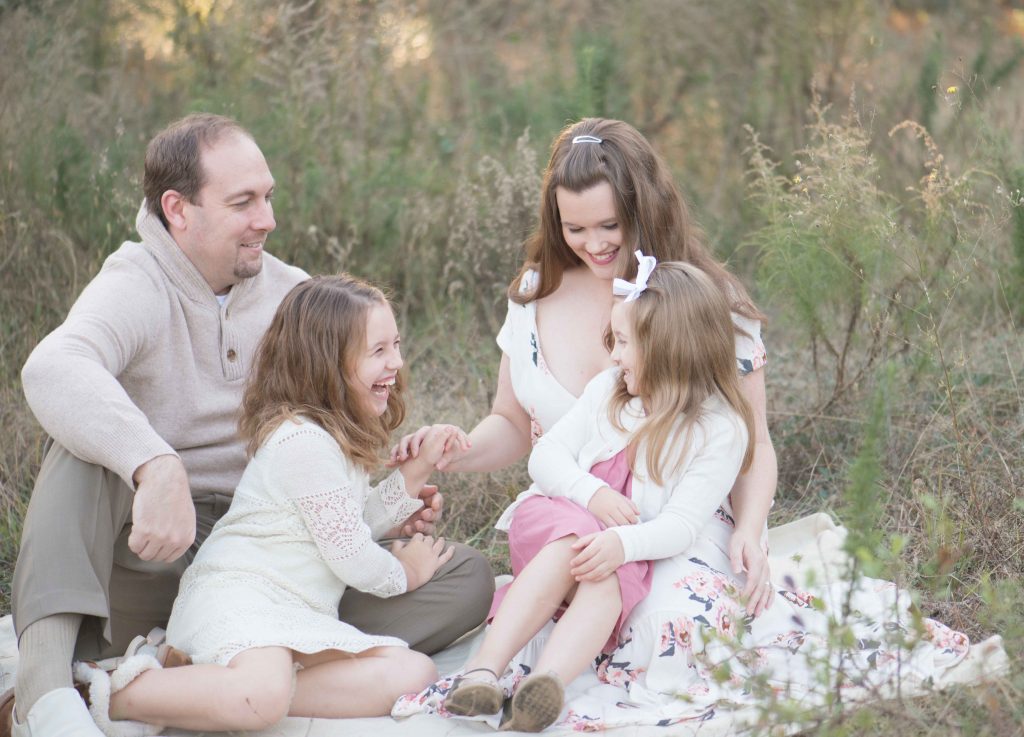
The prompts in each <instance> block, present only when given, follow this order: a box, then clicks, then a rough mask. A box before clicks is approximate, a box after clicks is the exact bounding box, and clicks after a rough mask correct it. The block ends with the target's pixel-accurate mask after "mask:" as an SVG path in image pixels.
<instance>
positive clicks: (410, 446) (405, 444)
mask: <svg viewBox="0 0 1024 737" xmlns="http://www.w3.org/2000/svg"><path fill="white" fill-rule="evenodd" d="M439 433H442V434H443V437H444V444H443V447H441V449H440V450H441V452H440V453H439V454H438V455H437V457H436V459H433V460H430V462H431V464H432V465H433V466H434V468H436V469H437V470H438V471H443V470H444V469H445V466H447V465H448V464H449V463H451V462H452V461H454V460H456V459H458V458H459V457H461V456H462V455H463V454H464V453H465V452H466V451H467V450H469V449H470V448H471V447H472V443H470V441H469V436H467V435H466V433H465V432H464V431H463V430H462V429H461V428H459V427H457V426H455V425H447V424H438V425H424V426H423V427H421V428H420V429H419V430H417V431H416V432H413V433H409V434H408V435H405V436H403V437H402V439H401V440H399V441H398V443H397V444H396V445H395V447H394V448H392V449H391V458H390V460H389V465H392V466H397V465H398V464H400V463H403V462H405V461H408V460H410V459H413V458H423V457H426V458H427V459H428V460H429V459H431V458H432V456H433V454H434V451H435V450H436V445H435V444H434V443H433V442H431V441H433V440H436V439H437V438H439V437H441V436H442V435H439Z"/></svg>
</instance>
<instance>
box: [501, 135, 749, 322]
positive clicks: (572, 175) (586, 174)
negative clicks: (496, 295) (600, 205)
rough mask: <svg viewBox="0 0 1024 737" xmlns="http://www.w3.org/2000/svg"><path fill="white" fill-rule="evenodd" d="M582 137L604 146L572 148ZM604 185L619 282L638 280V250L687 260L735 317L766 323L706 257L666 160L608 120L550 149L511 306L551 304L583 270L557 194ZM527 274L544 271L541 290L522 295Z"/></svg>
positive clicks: (639, 137)
mask: <svg viewBox="0 0 1024 737" xmlns="http://www.w3.org/2000/svg"><path fill="white" fill-rule="evenodd" d="M577 136H594V137H596V138H599V139H601V143H587V142H580V143H575V144H574V143H573V142H572V141H573V138H575V137H577ZM601 182H608V184H609V185H611V188H612V193H613V197H614V200H615V213H616V217H617V218H618V222H619V227H620V228H621V230H622V235H623V240H622V245H623V247H622V248H621V249H620V252H619V257H618V267H619V269H618V270H619V276H621V277H623V278H626V279H632V278H634V277H635V276H636V259H634V258H633V251H634V250H636V249H638V248H639V249H640V250H641V251H643V252H644V254H645V255H648V256H654V257H655V258H656V259H658V262H659V263H661V262H665V261H685V262H686V263H689V264H693V265H694V266H696V267H697V268H699V269H700V270H701V271H703V272H705V273H706V274H708V275H709V276H710V277H711V278H712V280H714V282H715V283H716V284H717V285H718V286H719V288H720V289H721V290H722V291H723V293H725V294H727V295H729V300H730V302H731V307H732V309H733V311H734V312H738V313H740V314H741V315H745V316H746V317H749V318H752V319H755V320H761V321H763V320H764V315H763V314H761V313H760V312H759V311H758V309H757V308H756V307H755V306H754V303H753V302H752V301H751V299H750V297H749V295H748V294H747V290H746V289H744V287H743V284H742V283H741V282H740V280H739V279H737V278H736V277H735V276H734V275H733V274H731V273H730V272H729V271H728V269H726V268H725V267H724V266H723V265H722V264H720V263H719V262H718V261H716V260H715V259H714V257H713V256H712V255H711V253H710V252H709V251H708V248H707V246H706V245H705V244H704V233H703V232H702V231H701V228H700V226H699V225H698V224H697V222H696V221H695V220H694V219H693V217H692V216H691V215H690V211H689V208H688V207H687V206H686V201H685V200H684V199H683V196H682V193H680V191H679V188H678V187H677V186H676V183H675V180H674V179H673V178H672V174H671V172H670V171H669V168H668V166H666V164H665V162H664V161H663V160H662V158H661V157H660V156H658V154H657V153H656V152H655V151H654V149H653V148H651V144H650V143H649V142H648V141H647V139H646V138H644V137H643V136H642V135H641V134H640V132H639V131H637V129H636V128H634V127H633V126H631V125H629V124H628V123H624V122H623V121H621V120H608V119H606V118H584V119H583V120H581V121H579V122H578V123H575V124H572V125H569V126H567V127H566V128H565V129H563V130H562V132H561V133H560V134H559V135H558V137H557V138H556V139H555V142H554V144H552V148H551V159H550V160H549V161H548V166H547V169H546V170H545V172H544V184H543V187H542V190H541V203H540V223H539V225H538V227H537V230H536V231H535V232H534V233H533V235H532V236H530V238H529V240H528V241H527V242H526V261H525V263H524V264H523V266H522V268H521V269H520V271H519V274H518V275H517V276H516V278H515V279H514V280H513V281H512V284H511V285H510V286H509V291H508V296H509V299H511V300H512V301H513V302H516V303H518V304H526V303H528V302H532V301H533V300H535V299H541V298H542V297H546V296H547V295H549V294H551V293H552V292H554V291H555V290H556V289H557V288H558V286H559V285H560V284H561V283H562V272H564V271H565V270H566V269H568V268H571V267H573V266H576V265H578V264H580V263H582V262H581V261H580V259H579V257H577V256H576V254H575V253H573V251H572V249H571V248H569V246H568V244H567V243H566V242H565V238H564V236H563V235H562V219H561V216H560V214H559V212H558V202H557V200H556V199H555V192H556V190H557V189H558V188H559V187H564V188H565V189H567V190H569V191H570V192H575V193H580V192H583V191H585V190H588V189H590V188H591V187H593V186H595V185H597V184H600V183H601ZM530 269H536V270H538V271H539V272H540V283H539V284H538V285H537V288H536V289H534V290H531V291H528V292H527V293H525V294H524V293H523V292H522V291H521V284H522V279H523V276H524V275H525V274H526V272H527V271H529V270H530Z"/></svg>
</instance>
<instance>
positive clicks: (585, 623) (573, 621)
mask: <svg viewBox="0 0 1024 737" xmlns="http://www.w3.org/2000/svg"><path fill="white" fill-rule="evenodd" d="M621 610H622V596H621V594H620V592H619V579H618V576H616V575H614V574H612V575H611V576H608V577H607V578H605V579H603V580H601V581H593V582H592V581H582V582H581V583H580V584H579V586H578V587H577V588H576V592H575V594H574V595H573V597H572V602H571V603H570V604H569V608H568V609H566V610H565V614H563V615H562V617H561V619H559V620H558V624H556V625H555V629H554V631H552V633H551V637H549V638H548V641H547V643H546V645H545V646H544V651H543V652H542V653H541V656H540V658H539V660H538V661H537V667H536V668H535V669H534V670H535V671H536V672H537V673H554V674H555V675H557V676H558V677H559V678H561V679H562V683H569V682H571V681H572V680H573V679H574V678H576V676H578V675H579V674H580V673H582V672H583V671H584V669H586V668H587V666H589V665H590V663H592V662H593V660H594V658H596V657H597V656H598V654H599V653H600V652H601V648H602V647H604V644H605V643H606V642H607V641H608V635H610V634H611V632H612V630H613V629H614V628H615V622H616V620H617V619H618V618H619V612H620V611H621Z"/></svg>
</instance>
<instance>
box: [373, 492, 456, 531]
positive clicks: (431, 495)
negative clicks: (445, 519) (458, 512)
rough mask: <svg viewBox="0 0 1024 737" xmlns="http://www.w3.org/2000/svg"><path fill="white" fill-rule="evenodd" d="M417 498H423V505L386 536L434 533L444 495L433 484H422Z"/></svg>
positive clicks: (442, 505) (439, 518)
mask: <svg viewBox="0 0 1024 737" xmlns="http://www.w3.org/2000/svg"><path fill="white" fill-rule="evenodd" d="M419 498H420V499H422V500H423V507H422V508H420V509H418V510H416V511H415V512H414V513H413V514H412V516H411V517H409V519H407V520H406V521H405V522H404V523H402V525H400V526H399V527H396V528H395V529H394V530H391V531H390V532H389V533H388V534H387V535H386V537H412V536H413V535H415V534H416V533H417V532H422V533H423V534H424V535H433V534H434V533H435V531H436V530H437V523H438V522H440V521H441V512H442V510H443V509H444V497H442V496H441V492H439V491H438V490H437V487H436V486H434V485H433V484H424V485H423V488H421V489H420V493H419Z"/></svg>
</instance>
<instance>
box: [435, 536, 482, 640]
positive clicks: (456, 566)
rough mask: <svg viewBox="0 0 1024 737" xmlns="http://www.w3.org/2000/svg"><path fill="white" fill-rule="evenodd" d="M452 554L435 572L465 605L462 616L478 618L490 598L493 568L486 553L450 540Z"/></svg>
mask: <svg viewBox="0 0 1024 737" xmlns="http://www.w3.org/2000/svg"><path fill="white" fill-rule="evenodd" d="M453 546H454V548H455V555H454V556H452V559H451V560H450V561H449V562H448V563H447V564H445V566H444V567H442V568H441V570H440V571H439V572H438V575H437V577H438V578H443V579H445V580H446V581H447V582H449V585H450V586H451V589H452V592H453V593H454V594H456V595H457V596H458V601H459V602H460V605H461V606H463V607H465V609H466V611H465V619H466V620H472V621H475V622H476V623H479V622H482V621H483V619H484V617H485V616H487V612H488V610H489V609H490V607H491V600H492V599H493V598H494V572H493V571H492V570H491V564H490V563H489V562H488V561H487V556H485V555H484V554H483V553H481V552H480V551H479V550H477V549H476V548H474V547H471V546H469V545H465V544H463V543H453Z"/></svg>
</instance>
